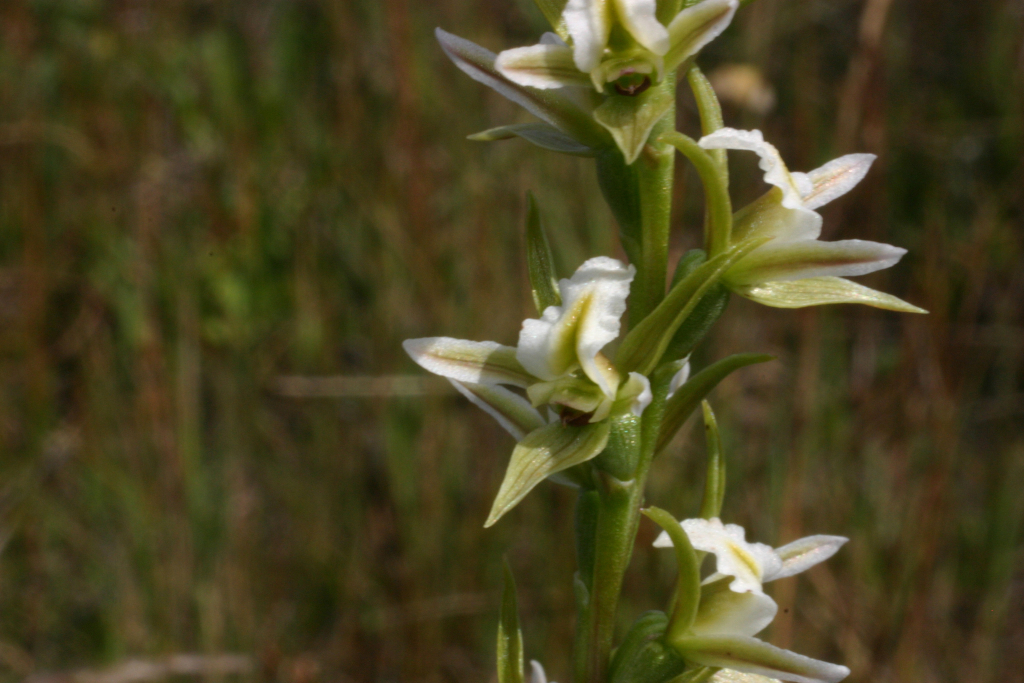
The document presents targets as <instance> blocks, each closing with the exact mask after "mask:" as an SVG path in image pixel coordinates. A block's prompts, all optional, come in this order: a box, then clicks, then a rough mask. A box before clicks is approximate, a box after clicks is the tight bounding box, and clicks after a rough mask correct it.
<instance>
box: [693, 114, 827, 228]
mask: <svg viewBox="0 0 1024 683" xmlns="http://www.w3.org/2000/svg"><path fill="white" fill-rule="evenodd" d="M698 144H700V146H701V147H703V148H704V149H740V150H746V151H749V152H754V153H755V154H757V156H758V157H760V161H759V164H758V165H759V166H760V167H761V170H762V171H764V180H765V182H766V183H769V184H771V185H774V186H775V187H777V188H779V189H780V190H782V205H783V206H784V207H786V208H787V209H799V208H802V207H803V205H804V204H803V199H801V196H802V195H803V194H807V193H809V192H810V191H811V189H812V186H811V183H810V181H809V180H807V178H806V177H804V178H803V182H802V183H800V185H802V187H800V186H798V184H797V180H795V179H794V178H793V176H792V175H790V173H789V169H788V168H786V162H784V161H783V160H782V155H780V154H779V150H777V149H776V148H775V146H774V145H772V144H771V143H769V142H765V139H764V136H763V135H762V134H761V131H759V130H736V129H735V128H720V129H718V130H716V131H715V132H714V133H711V134H710V135H705V136H704V137H702V138H701V139H700V142H699V143H698ZM801 190H803V191H801Z"/></svg>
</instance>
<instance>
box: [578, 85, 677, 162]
mask: <svg viewBox="0 0 1024 683" xmlns="http://www.w3.org/2000/svg"><path fill="white" fill-rule="evenodd" d="M674 95H675V83H674V82H670V81H669V80H668V79H666V80H664V81H662V82H661V83H660V84H658V85H654V86H651V87H650V88H648V89H647V90H646V91H644V92H643V93H642V94H640V95H636V96H629V95H620V94H618V93H615V92H613V93H611V94H610V95H609V96H608V99H606V100H605V101H604V102H603V103H601V105H600V106H599V107H597V109H595V110H594V120H595V121H597V122H598V123H599V124H601V125H602V126H603V127H604V128H605V129H606V130H607V131H608V132H609V133H611V135H612V139H613V140H615V144H616V145H617V146H618V148H619V150H620V151H621V153H622V156H623V157H624V160H625V162H626V164H632V163H633V162H635V161H636V160H637V157H639V156H640V152H642V151H643V149H644V145H646V144H647V138H648V137H650V134H651V131H652V130H653V129H654V126H655V124H656V123H658V121H660V120H661V119H662V118H663V117H664V116H665V114H666V113H668V112H669V111H670V110H671V109H672V105H673V104H675V98H674Z"/></svg>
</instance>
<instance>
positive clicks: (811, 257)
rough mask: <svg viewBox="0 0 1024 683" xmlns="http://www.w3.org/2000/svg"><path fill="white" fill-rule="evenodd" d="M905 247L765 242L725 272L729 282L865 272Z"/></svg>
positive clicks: (853, 242)
mask: <svg viewBox="0 0 1024 683" xmlns="http://www.w3.org/2000/svg"><path fill="white" fill-rule="evenodd" d="M906 253H907V250H906V249H901V248H900V247H894V246H892V245H890V244H882V243H881V242H867V241H865V240H840V241H837V242H820V241H818V240H800V241H796V242H769V243H768V244H765V245H764V246H761V247H758V248H757V249H755V250H754V251H752V252H751V253H750V254H749V255H748V256H746V257H744V258H742V259H740V260H739V261H737V262H736V264H735V265H734V266H733V267H732V268H730V269H729V271H728V272H727V273H726V276H725V279H726V280H727V281H728V282H729V284H732V285H753V284H758V283H761V282H779V281H786V280H801V279H804V278H811V277H826V276H829V277H851V276H857V275H866V274H867V273H873V272H875V271H876V270H882V269H883V268H889V267H890V266H893V265H895V264H896V263H897V262H898V261H899V260H900V259H901V258H903V255H904V254H906Z"/></svg>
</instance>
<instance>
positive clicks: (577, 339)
mask: <svg viewBox="0 0 1024 683" xmlns="http://www.w3.org/2000/svg"><path fill="white" fill-rule="evenodd" d="M635 275H636V268H634V267H633V266H632V265H630V266H625V265H623V264H622V262H620V261H617V260H615V259H613V258H608V257H607V256H598V257H596V258H592V259H590V260H589V261H586V262H585V263H584V264H583V265H581V266H580V267H579V269H578V270H577V271H576V273H575V274H574V275H573V276H572V277H571V278H569V279H568V280H562V281H560V282H559V283H558V288H559V291H560V292H561V295H562V305H561V306H549V307H548V308H547V309H545V311H544V313H543V315H541V317H540V318H539V319H537V318H530V319H528V320H525V321H524V322H523V329H522V331H521V332H520V334H519V345H518V346H517V347H516V358H517V359H518V360H519V362H520V363H522V365H523V367H524V368H526V369H527V370H528V371H529V372H530V373H532V374H533V375H535V376H537V377H539V378H541V379H543V380H548V381H550V380H555V379H558V378H559V377H564V376H566V375H567V374H569V373H571V372H572V371H574V370H575V369H577V368H582V369H583V372H584V373H585V374H586V375H587V377H589V378H590V379H591V381H593V382H594V383H595V384H597V385H598V386H599V387H600V388H601V391H603V392H604V394H605V396H607V397H608V398H610V399H611V398H614V397H615V395H616V392H617V391H618V382H619V378H618V373H617V372H616V371H615V369H614V368H613V367H611V364H610V363H609V362H608V361H607V360H606V359H605V358H604V357H603V356H599V353H600V351H601V349H603V348H604V347H605V346H606V345H607V344H608V343H609V342H611V341H612V340H614V339H615V338H616V337H618V336H619V330H620V328H621V325H622V323H621V319H622V314H623V313H625V312H626V298H627V297H628V296H629V285H630V283H631V282H632V281H633V277H634V276H635Z"/></svg>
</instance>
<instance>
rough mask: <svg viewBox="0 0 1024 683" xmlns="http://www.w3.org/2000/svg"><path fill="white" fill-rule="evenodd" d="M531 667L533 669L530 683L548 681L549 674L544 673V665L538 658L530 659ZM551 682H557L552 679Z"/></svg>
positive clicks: (544, 682)
mask: <svg viewBox="0 0 1024 683" xmlns="http://www.w3.org/2000/svg"><path fill="white" fill-rule="evenodd" d="M530 668H531V669H532V670H533V673H532V676H531V678H530V683H548V676H547V674H545V673H544V667H543V666H541V664H540V662H538V661H537V660H536V659H531V660H530ZM551 683H555V682H554V681H551Z"/></svg>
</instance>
